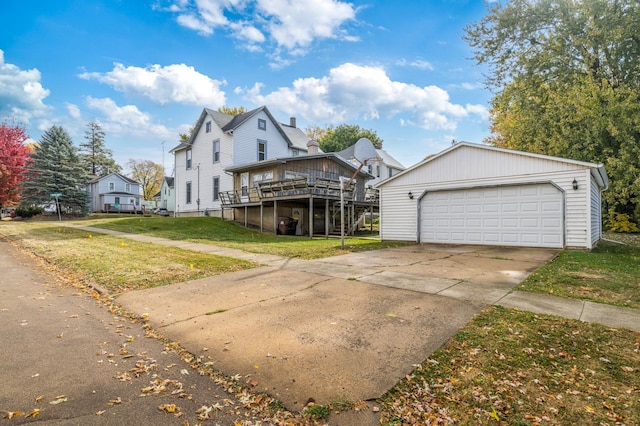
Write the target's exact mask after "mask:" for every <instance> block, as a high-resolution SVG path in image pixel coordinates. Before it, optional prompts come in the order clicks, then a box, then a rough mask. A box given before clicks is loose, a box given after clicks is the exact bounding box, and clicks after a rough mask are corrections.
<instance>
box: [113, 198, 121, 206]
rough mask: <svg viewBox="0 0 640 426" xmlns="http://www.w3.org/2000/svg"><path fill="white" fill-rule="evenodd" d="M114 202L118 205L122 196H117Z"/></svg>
mask: <svg viewBox="0 0 640 426" xmlns="http://www.w3.org/2000/svg"><path fill="white" fill-rule="evenodd" d="M113 204H115V205H116V206H117V205H119V204H120V197H116V198H115V199H114V200H113ZM116 208H117V207H116Z"/></svg>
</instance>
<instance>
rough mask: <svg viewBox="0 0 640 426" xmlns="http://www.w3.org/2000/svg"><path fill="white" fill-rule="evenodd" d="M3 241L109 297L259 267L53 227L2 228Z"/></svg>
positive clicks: (5, 224) (6, 224) (36, 224)
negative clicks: (43, 260) (14, 244)
mask: <svg viewBox="0 0 640 426" xmlns="http://www.w3.org/2000/svg"><path fill="white" fill-rule="evenodd" d="M0 235H3V236H4V237H5V238H7V239H10V240H12V241H15V242H17V243H18V244H19V245H21V246H22V247H24V248H25V249H27V250H29V251H31V252H33V253H34V254H36V255H38V256H40V257H42V258H44V259H46V260H47V261H49V262H51V263H53V264H54V265H56V266H57V267H58V268H60V269H62V270H63V271H67V272H70V273H72V274H73V275H74V276H75V277H77V279H79V280H80V281H84V282H87V283H88V282H92V283H95V284H98V285H100V286H101V287H103V288H105V289H107V290H108V291H109V292H111V293H121V292H125V291H130V290H137V289H142V288H149V287H157V286H161V285H166V284H171V283H176V282H181V281H187V280H194V279H198V278H202V277H207V276H211V275H216V274H222V273H226V272H233V271H238V270H242V269H247V268H251V267H254V266H257V265H256V264H255V263H252V262H247V261H243V260H238V259H232V258H229V257H224V256H217V255H212V254H206V253H200V252H194V251H190V250H183V249H179V248H174V247H165V246H160V245H155V244H148V243H141V242H137V241H133V240H128V239H123V238H117V237H113V236H109V235H102V234H91V233H89V232H85V231H80V230H75V229H70V228H66V227H61V226H58V225H56V223H55V222H20V221H15V222H6V221H5V222H2V224H0Z"/></svg>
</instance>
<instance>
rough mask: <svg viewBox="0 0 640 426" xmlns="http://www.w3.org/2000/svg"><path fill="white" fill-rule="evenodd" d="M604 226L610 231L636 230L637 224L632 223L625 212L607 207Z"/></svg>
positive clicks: (637, 229)
mask: <svg viewBox="0 0 640 426" xmlns="http://www.w3.org/2000/svg"><path fill="white" fill-rule="evenodd" d="M604 226H605V228H607V230H609V231H611V232H638V231H640V229H639V228H638V225H636V224H635V223H633V222H632V221H631V219H630V218H629V215H628V214H626V213H618V212H616V211H615V210H614V209H609V212H608V213H607V215H606V216H605V221H604Z"/></svg>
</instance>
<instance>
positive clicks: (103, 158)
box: [79, 121, 122, 177]
mask: <svg viewBox="0 0 640 426" xmlns="http://www.w3.org/2000/svg"><path fill="white" fill-rule="evenodd" d="M84 139H85V141H84V142H83V143H81V144H80V148H79V153H80V157H81V158H82V162H83V164H84V166H85V167H86V170H87V173H89V174H91V175H93V176H98V177H100V176H106V175H108V174H109V173H113V172H116V173H120V172H121V171H122V167H120V166H119V165H118V164H117V163H116V161H115V160H114V159H113V152H112V151H111V150H110V149H107V147H106V145H105V141H104V139H105V132H104V131H103V130H102V126H100V123H97V122H95V121H92V122H90V123H87V130H86V131H85V132H84Z"/></svg>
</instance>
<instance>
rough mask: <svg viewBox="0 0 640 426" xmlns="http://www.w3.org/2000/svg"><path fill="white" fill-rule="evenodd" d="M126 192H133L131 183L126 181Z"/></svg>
mask: <svg viewBox="0 0 640 426" xmlns="http://www.w3.org/2000/svg"><path fill="white" fill-rule="evenodd" d="M124 192H131V184H130V183H125V184H124Z"/></svg>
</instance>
